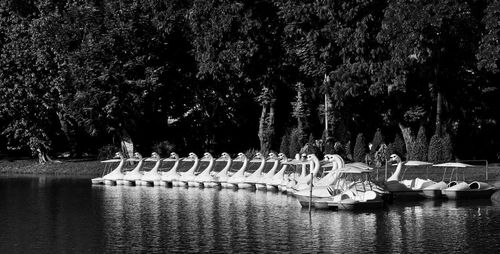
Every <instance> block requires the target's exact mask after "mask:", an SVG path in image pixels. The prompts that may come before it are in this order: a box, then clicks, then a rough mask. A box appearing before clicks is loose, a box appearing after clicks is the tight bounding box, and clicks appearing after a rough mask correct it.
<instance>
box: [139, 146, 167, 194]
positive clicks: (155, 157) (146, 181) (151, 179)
mask: <svg viewBox="0 0 500 254" xmlns="http://www.w3.org/2000/svg"><path fill="white" fill-rule="evenodd" d="M146 161H151V162H155V165H154V166H153V168H152V169H151V170H149V171H146V172H144V174H143V175H142V177H141V185H144V186H159V185H160V182H161V177H162V175H161V173H160V172H158V169H159V168H160V165H161V162H162V159H161V158H160V155H159V154H158V153H156V152H153V153H151V157H150V158H147V159H146Z"/></svg>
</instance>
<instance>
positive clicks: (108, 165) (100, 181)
mask: <svg viewBox="0 0 500 254" xmlns="http://www.w3.org/2000/svg"><path fill="white" fill-rule="evenodd" d="M119 162H121V159H108V160H103V161H101V163H104V165H105V166H104V170H103V173H102V174H103V176H104V175H106V174H107V173H108V172H111V171H113V170H111V168H112V165H113V164H115V163H118V166H119V164H120V163H119ZM122 167H123V166H122ZM114 169H116V167H115V168H114ZM91 181H92V184H96V185H99V184H104V179H102V177H96V178H92V179H91Z"/></svg>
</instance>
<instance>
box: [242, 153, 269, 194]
mask: <svg viewBox="0 0 500 254" xmlns="http://www.w3.org/2000/svg"><path fill="white" fill-rule="evenodd" d="M250 162H260V165H259V167H258V168H257V170H255V171H254V172H253V173H252V174H251V175H249V176H248V177H245V178H244V181H242V182H240V183H238V189H253V188H256V184H258V183H261V182H262V177H263V176H264V175H263V174H262V171H263V170H264V168H265V167H266V158H265V157H264V156H263V155H262V154H261V153H256V154H255V157H254V158H253V159H252V160H251V161H250Z"/></svg>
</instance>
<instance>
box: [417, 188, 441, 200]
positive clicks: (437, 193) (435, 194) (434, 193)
mask: <svg viewBox="0 0 500 254" xmlns="http://www.w3.org/2000/svg"><path fill="white" fill-rule="evenodd" d="M422 193H423V194H424V196H425V197H426V198H434V199H439V198H444V197H445V196H444V195H443V191H442V190H423V191H422Z"/></svg>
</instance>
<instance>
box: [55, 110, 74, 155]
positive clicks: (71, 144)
mask: <svg viewBox="0 0 500 254" xmlns="http://www.w3.org/2000/svg"><path fill="white" fill-rule="evenodd" d="M57 117H58V118H59V124H61V130H62V131H63V133H64V136H65V137H66V140H67V141H68V144H69V149H70V153H71V154H70V155H71V156H75V155H76V154H77V149H76V147H77V142H76V141H75V139H74V138H73V137H74V135H73V133H71V131H70V126H69V124H68V119H66V117H65V116H64V114H63V113H61V112H57Z"/></svg>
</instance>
